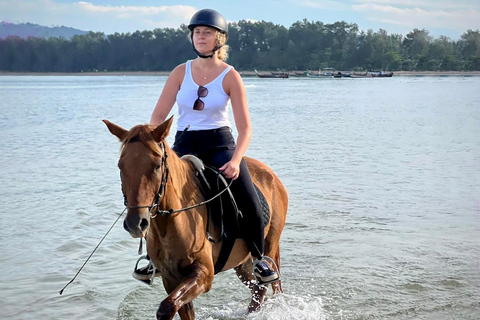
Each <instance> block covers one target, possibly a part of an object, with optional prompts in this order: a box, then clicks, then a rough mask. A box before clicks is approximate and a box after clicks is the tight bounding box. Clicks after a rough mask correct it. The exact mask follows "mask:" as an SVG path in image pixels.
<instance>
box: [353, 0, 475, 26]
mask: <svg viewBox="0 0 480 320" xmlns="http://www.w3.org/2000/svg"><path fill="white" fill-rule="evenodd" d="M359 2H362V3H361V4H356V5H353V9H354V10H356V11H357V12H360V13H361V14H362V15H363V16H364V18H365V19H367V20H370V21H375V22H380V23H383V24H389V25H396V26H399V27H403V30H406V28H410V30H411V29H413V27H416V28H425V29H427V30H428V29H431V28H444V29H452V30H455V31H458V32H465V31H466V30H467V29H478V28H479V21H480V11H479V10H476V9H474V8H472V7H471V6H470V7H469V8H467V7H466V6H465V4H464V5H461V4H460V5H459V6H457V7H455V8H454V9H453V7H452V3H451V2H449V3H447V2H445V1H438V2H435V3H434V4H435V6H433V4H432V5H431V4H430V2H428V3H427V2H426V1H415V2H413V1H395V0H393V1H388V0H387V1H382V2H381V4H377V3H380V1H375V0H364V1H359ZM385 3H387V4H385ZM399 3H401V5H398V6H396V5H397V4H399ZM409 5H411V6H409ZM442 5H443V6H442Z"/></svg>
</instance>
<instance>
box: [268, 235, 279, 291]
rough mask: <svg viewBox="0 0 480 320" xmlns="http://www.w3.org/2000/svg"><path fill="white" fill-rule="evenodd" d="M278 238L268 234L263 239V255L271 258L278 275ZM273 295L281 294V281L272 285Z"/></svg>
mask: <svg viewBox="0 0 480 320" xmlns="http://www.w3.org/2000/svg"><path fill="white" fill-rule="evenodd" d="M279 238H280V237H276V236H275V233H273V232H269V233H268V235H267V238H266V239H265V255H266V256H269V257H270V258H272V260H273V261H275V264H276V265H277V268H278V270H277V272H278V274H279V275H280V269H281V268H280V243H279V242H280V239H279ZM272 289H273V294H274V295H275V294H278V293H282V292H283V290H282V281H281V280H279V281H277V282H274V283H272Z"/></svg>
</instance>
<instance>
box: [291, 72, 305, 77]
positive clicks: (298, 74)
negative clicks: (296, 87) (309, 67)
mask: <svg viewBox="0 0 480 320" xmlns="http://www.w3.org/2000/svg"><path fill="white" fill-rule="evenodd" d="M307 75H308V71H293V76H294V77H306V76H307Z"/></svg>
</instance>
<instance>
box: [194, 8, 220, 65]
mask: <svg viewBox="0 0 480 320" xmlns="http://www.w3.org/2000/svg"><path fill="white" fill-rule="evenodd" d="M199 26H205V27H211V28H214V29H217V30H218V31H220V32H221V33H223V34H225V35H228V24H227V20H225V18H224V17H223V16H222V14H221V13H220V12H218V11H215V10H213V9H202V10H200V11H198V12H197V13H195V14H194V15H193V17H192V19H190V23H189V25H188V29H189V30H190V38H191V39H192V46H193V51H195V53H196V54H197V55H198V56H199V57H200V58H212V57H213V55H214V54H215V51H217V50H218V49H220V48H221V47H217V46H215V48H213V52H212V54H211V55H208V56H205V55H203V54H201V53H200V52H198V51H197V49H195V45H194V44H193V29H194V28H195V27H199Z"/></svg>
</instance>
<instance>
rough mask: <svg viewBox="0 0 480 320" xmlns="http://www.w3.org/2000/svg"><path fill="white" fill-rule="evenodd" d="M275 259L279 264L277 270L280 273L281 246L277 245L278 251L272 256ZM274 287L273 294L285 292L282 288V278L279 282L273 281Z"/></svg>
mask: <svg viewBox="0 0 480 320" xmlns="http://www.w3.org/2000/svg"><path fill="white" fill-rule="evenodd" d="M271 258H272V259H273V261H275V263H276V264H277V268H278V270H277V272H278V274H279V275H280V247H279V246H277V252H276V253H275V254H273V257H271ZM272 289H273V294H274V295H275V294H279V293H282V292H283V289H282V280H279V281H277V282H274V283H272Z"/></svg>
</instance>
